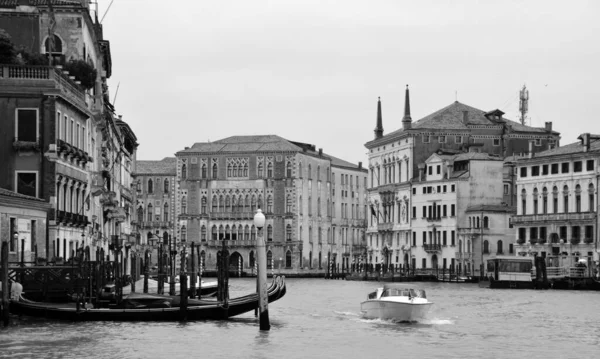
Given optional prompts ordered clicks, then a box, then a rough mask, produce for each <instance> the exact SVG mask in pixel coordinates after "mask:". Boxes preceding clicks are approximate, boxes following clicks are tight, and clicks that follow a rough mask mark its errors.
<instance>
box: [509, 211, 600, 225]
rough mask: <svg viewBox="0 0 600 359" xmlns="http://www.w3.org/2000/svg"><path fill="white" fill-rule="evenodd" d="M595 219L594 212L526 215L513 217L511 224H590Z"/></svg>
mask: <svg viewBox="0 0 600 359" xmlns="http://www.w3.org/2000/svg"><path fill="white" fill-rule="evenodd" d="M595 219H596V212H579V213H553V214H528V215H521V216H513V217H512V223H513V224H514V225H519V224H534V223H548V222H566V221H582V222H591V221H594V220H595Z"/></svg>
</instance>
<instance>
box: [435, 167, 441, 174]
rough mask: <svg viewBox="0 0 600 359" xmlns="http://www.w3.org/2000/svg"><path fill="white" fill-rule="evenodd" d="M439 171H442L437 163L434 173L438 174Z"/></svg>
mask: <svg viewBox="0 0 600 359" xmlns="http://www.w3.org/2000/svg"><path fill="white" fill-rule="evenodd" d="M440 173H442V166H440V165H437V167H436V174H438V175H439V174H440Z"/></svg>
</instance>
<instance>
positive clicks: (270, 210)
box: [267, 195, 273, 213]
mask: <svg viewBox="0 0 600 359" xmlns="http://www.w3.org/2000/svg"><path fill="white" fill-rule="evenodd" d="M267 213H273V196H271V195H269V196H267Z"/></svg>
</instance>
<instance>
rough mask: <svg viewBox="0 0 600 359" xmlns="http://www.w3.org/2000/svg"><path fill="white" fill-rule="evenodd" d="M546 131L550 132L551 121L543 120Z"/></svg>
mask: <svg viewBox="0 0 600 359" xmlns="http://www.w3.org/2000/svg"><path fill="white" fill-rule="evenodd" d="M544 124H545V125H546V132H552V122H545V123H544Z"/></svg>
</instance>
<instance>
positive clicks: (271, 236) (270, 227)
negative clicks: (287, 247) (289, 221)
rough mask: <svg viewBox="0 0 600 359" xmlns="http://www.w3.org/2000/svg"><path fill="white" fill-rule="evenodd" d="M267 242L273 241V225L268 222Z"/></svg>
mask: <svg viewBox="0 0 600 359" xmlns="http://www.w3.org/2000/svg"><path fill="white" fill-rule="evenodd" d="M267 242H273V227H272V226H271V225H270V224H269V225H268V226H267Z"/></svg>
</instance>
